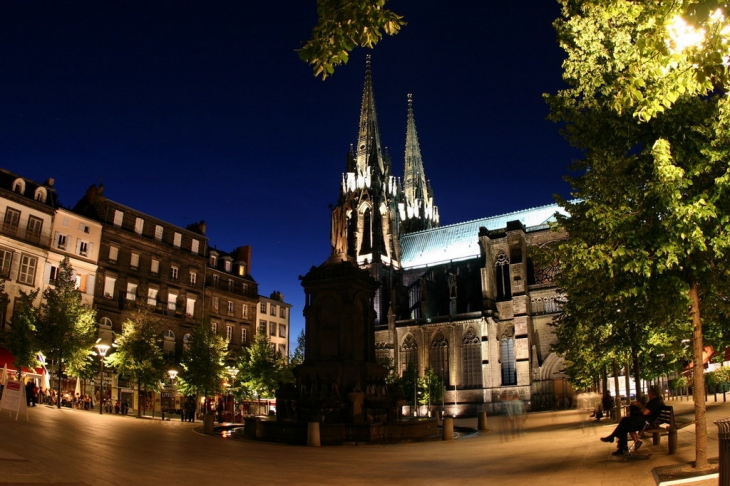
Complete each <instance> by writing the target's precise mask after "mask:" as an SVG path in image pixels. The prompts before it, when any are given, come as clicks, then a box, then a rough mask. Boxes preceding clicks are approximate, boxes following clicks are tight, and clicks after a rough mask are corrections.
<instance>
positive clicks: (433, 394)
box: [418, 366, 444, 405]
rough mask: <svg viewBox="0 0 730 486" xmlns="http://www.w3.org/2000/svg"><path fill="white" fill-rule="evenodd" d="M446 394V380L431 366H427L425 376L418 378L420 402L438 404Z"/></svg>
mask: <svg viewBox="0 0 730 486" xmlns="http://www.w3.org/2000/svg"><path fill="white" fill-rule="evenodd" d="M443 396H444V382H443V380H442V379H441V377H440V376H439V375H437V374H436V372H435V371H434V370H433V368H431V367H430V366H429V367H428V368H426V372H425V373H424V375H423V378H419V379H418V403H420V404H421V405H436V404H440V403H441V399H442V398H443Z"/></svg>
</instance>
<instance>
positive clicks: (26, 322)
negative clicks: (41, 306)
mask: <svg viewBox="0 0 730 486" xmlns="http://www.w3.org/2000/svg"><path fill="white" fill-rule="evenodd" d="M3 284H4V282H3ZM18 293H19V298H18V300H17V301H16V304H15V309H14V313H13V319H12V326H11V327H10V329H9V330H8V332H6V333H5V335H4V336H3V337H4V341H5V345H6V346H7V348H8V349H9V350H10V352H11V353H12V354H13V357H14V358H15V361H14V363H13V364H14V365H15V368H16V369H17V370H18V377H19V378H20V374H21V370H22V369H23V367H25V368H35V367H36V366H37V364H38V352H39V350H38V344H37V342H36V336H35V330H36V325H37V323H38V308H37V307H36V306H35V305H34V302H35V300H36V297H38V293H39V291H38V290H31V291H29V292H28V293H25V292H23V291H22V290H20V291H19V292H18Z"/></svg>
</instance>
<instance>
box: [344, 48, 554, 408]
mask: <svg viewBox="0 0 730 486" xmlns="http://www.w3.org/2000/svg"><path fill="white" fill-rule="evenodd" d="M383 152H384V151H383V150H382V149H381V146H380V132H379V129H378V123H377V116H376V112H375V101H374V96H373V83H372V74H371V68H370V60H369V58H368V61H367V69H366V76H365V88H364V91H363V100H362V109H361V114H360V122H359V133H358V143H357V147H356V149H354V150H351V152H350V155H349V157H348V162H347V173H346V174H345V175H344V176H343V179H342V187H341V190H340V197H339V200H338V204H337V206H336V207H335V208H334V209H333V212H332V230H331V243H332V255H331V257H330V261H337V260H349V261H352V262H355V263H357V264H358V265H359V266H360V267H361V268H363V269H366V270H368V271H369V273H370V275H371V276H372V277H373V278H375V279H376V280H378V281H379V282H380V288H379V289H378V291H377V293H376V297H375V299H374V307H375V311H376V319H375V353H376V357H377V358H378V359H379V360H380V361H381V362H387V361H390V362H391V363H392V364H393V365H394V366H395V369H396V370H397V372H398V373H402V372H403V371H405V370H406V369H408V368H409V367H414V368H415V369H416V370H417V371H418V373H419V374H420V375H421V376H422V375H423V373H424V371H425V370H426V369H427V368H429V367H431V368H432V369H433V370H434V371H435V372H436V373H437V374H438V375H440V376H441V378H442V379H443V381H444V384H445V388H446V392H445V398H444V402H445V403H444V405H445V408H446V409H447V411H451V412H453V413H458V414H462V413H474V412H476V411H478V410H482V409H489V410H495V409H496V410H498V409H500V407H501V405H500V402H501V400H502V399H503V398H510V397H514V396H519V397H520V398H521V399H523V400H526V401H529V402H530V403H531V407H532V409H533V410H538V409H547V408H553V407H554V405H555V403H556V402H558V403H561V404H562V403H563V400H562V399H563V397H562V394H563V393H564V390H567V383H566V382H565V380H566V379H567V377H566V376H565V375H564V374H563V373H562V370H563V368H564V366H563V363H562V360H561V359H560V358H558V357H557V356H555V355H554V354H552V353H551V351H550V347H551V344H553V342H554V334H553V333H552V330H551V327H550V325H549V324H550V322H551V321H552V317H553V315H554V314H555V313H556V312H557V311H558V310H559V302H560V296H559V295H558V294H557V290H556V288H555V285H554V284H553V279H552V277H553V275H554V272H555V271H556V270H555V269H541V268H538V267H537V266H536V265H535V264H534V262H533V261H532V258H531V250H532V249H533V248H535V247H539V246H541V245H544V244H547V243H550V242H551V241H555V240H557V239H560V238H563V237H564V235H561V234H557V233H554V232H551V231H550V230H549V227H548V223H549V222H550V221H551V220H553V218H554V214H555V212H556V211H559V210H560V208H559V207H558V206H557V205H548V206H544V207H539V208H533V209H528V210H524V211H517V212H514V213H510V214H506V215H500V216H494V217H489V218H484V219H480V220H476V221H469V222H465V223H459V224H453V225H449V226H440V218H439V212H438V207H437V206H436V205H435V204H434V197H433V191H432V189H431V185H430V183H429V182H428V180H427V179H426V176H425V173H424V168H423V161H422V157H421V151H420V146H419V143H418V137H417V134H416V128H415V121H414V116H413V101H412V97H411V96H410V95H409V96H408V115H407V125H406V148H405V157H404V164H403V167H404V173H403V181H402V183H401V181H400V180H399V179H398V178H397V177H396V176H395V175H394V174H393V171H392V166H391V161H390V158H389V157H388V156H387V155H384V154H383Z"/></svg>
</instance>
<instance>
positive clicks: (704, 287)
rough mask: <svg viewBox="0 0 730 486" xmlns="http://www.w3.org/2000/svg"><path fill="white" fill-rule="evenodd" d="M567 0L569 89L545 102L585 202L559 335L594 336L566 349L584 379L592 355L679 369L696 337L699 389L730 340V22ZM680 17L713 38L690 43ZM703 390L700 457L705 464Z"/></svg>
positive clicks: (684, 3) (668, 8) (685, 8)
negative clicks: (567, 145) (726, 327)
mask: <svg viewBox="0 0 730 486" xmlns="http://www.w3.org/2000/svg"><path fill="white" fill-rule="evenodd" d="M560 3H561V5H562V17H561V18H560V19H558V20H556V21H555V27H556V30H557V32H558V39H559V42H560V44H561V46H562V47H563V48H564V49H565V51H566V53H567V59H566V60H565V62H564V64H563V78H564V80H565V81H566V83H567V85H568V87H567V88H566V89H563V90H561V91H560V92H559V93H557V94H556V95H553V96H547V97H546V98H547V100H548V103H549V104H550V109H551V115H550V116H551V119H553V120H555V121H559V122H561V123H562V124H563V127H564V128H563V133H564V135H565V136H566V138H567V139H568V140H569V141H570V142H571V143H572V144H573V145H574V146H575V147H577V148H579V149H581V150H582V151H583V153H584V155H585V157H584V159H583V160H580V161H577V162H576V163H574V164H573V166H572V167H571V168H572V170H574V171H575V176H574V177H572V178H571V179H570V182H571V185H572V187H573V196H574V197H576V198H578V200H577V201H574V202H566V201H561V203H562V205H563V206H564V207H565V208H566V209H567V210H568V212H569V213H570V215H571V217H570V218H569V219H566V218H561V219H560V221H559V224H560V227H561V229H562V230H564V231H566V232H567V233H568V234H569V235H570V238H569V239H568V240H565V241H564V242H562V243H560V244H559V245H557V246H556V248H555V249H554V253H553V255H552V257H553V259H554V260H557V261H559V262H560V264H561V265H562V268H563V273H562V274H561V276H560V277H559V285H560V286H561V288H562V289H563V291H565V293H566V294H567V295H568V296H569V301H568V303H567V304H566V306H565V308H564V315H563V317H561V319H560V321H559V322H558V335H559V336H560V337H561V339H562V338H563V337H565V336H571V335H572V336H574V337H577V338H578V340H577V342H571V343H570V344H571V345H572V346H576V347H580V346H588V348H587V349H588V351H587V352H586V351H584V350H579V351H576V350H570V349H562V350H561V351H563V352H564V353H565V354H566V356H569V359H570V360H571V361H572V364H573V365H574V366H577V367H579V369H580V372H582V373H583V374H584V375H585V374H586V372H595V370H590V367H591V366H593V365H592V364H591V362H590V360H589V357H590V355H591V353H592V354H593V355H594V356H596V357H598V360H599V361H600V360H603V361H605V360H606V359H613V358H616V359H620V358H621V356H622V355H623V356H626V357H630V359H631V360H632V362H634V363H641V364H643V366H644V367H645V368H646V367H647V366H651V363H652V362H656V361H657V360H656V359H654V358H655V357H656V356H657V355H660V354H662V355H664V356H665V357H666V356H669V357H671V358H669V359H665V360H661V361H659V362H664V363H666V364H667V365H669V364H671V363H669V361H670V360H671V359H675V360H676V359H677V356H676V355H673V354H672V353H673V352H674V351H677V350H678V348H679V343H680V341H681V340H683V339H689V338H692V356H693V362H694V365H695V376H694V381H695V385H696V386H695V393H701V391H702V389H703V380H704V376H703V374H702V349H703V345H705V344H708V342H707V341H705V339H707V338H712V339H717V341H715V342H710V343H709V344H714V345H716V346H717V345H722V344H723V343H725V342H727V338H726V337H725V336H724V333H723V331H722V330H721V327H722V316H727V314H728V305H729V302H728V299H727V295H728V293H727V284H726V283H724V282H726V281H727V277H728V271H727V263H726V261H727V254H728V250H730V190H729V189H730V171H728V163H727V161H728V160H729V159H730V137H728V136H727V134H728V133H730V132H729V131H728V128H730V121H729V120H728V116H727V115H728V113H729V108H730V101H729V100H728V97H727V96H725V94H726V93H727V88H728V86H727V81H728V79H727V70H726V67H725V62H726V60H727V55H728V50H727V45H726V43H727V41H728V40H730V39H729V38H728V37H729V34H730V29H727V27H728V21H727V19H726V18H725V17H724V15H722V14H721V13H718V11H716V9H715V8H714V7H713V8H706V7H708V5H709V2H707V1H698V0H680V1H674V0H658V1H654V2H633V1H629V0H608V1H604V0H584V1H573V0H561V1H560ZM717 5H718V4H716V6H717ZM678 19H679V20H681V22H680V21H679V20H678ZM682 19H683V20H682ZM682 22H685V30H686V31H687V32H689V33H694V34H697V33H699V29H703V30H704V36H702V37H700V36H695V39H694V42H690V43H689V44H683V42H684V40H686V39H687V37H681V36H680V35H678V32H679V30H681V29H680V28H679V27H678V26H681V24H682ZM581 288H582V289H583V290H581ZM581 292H583V293H582V294H581ZM591 294H592V296H593V297H592V298H593V299H595V301H596V302H591ZM598 296H600V298H598ZM601 307H602V308H603V313H601V311H600V308H601ZM688 309H691V312H688ZM705 313H706V316H705V315H704V314H705ZM703 317H704V319H703ZM563 327H565V329H561V328H563ZM595 327H599V328H600V330H597V329H595ZM703 327H705V328H707V330H708V332H707V334H705V335H704V338H703ZM569 328H572V329H569ZM563 346H564V345H563ZM624 359H625V358H624ZM624 362H626V361H624ZM603 364H604V363H601V365H603ZM657 372H658V370H656V369H654V370H652V373H657ZM637 378H638V377H637ZM700 398H701V397H700V396H699V395H698V396H697V402H702V403H699V405H698V408H697V409H696V420H697V424H698V426H697V441H696V452H697V457H696V467H704V466H706V463H707V458H706V427H705V413H704V400H701V399H700Z"/></svg>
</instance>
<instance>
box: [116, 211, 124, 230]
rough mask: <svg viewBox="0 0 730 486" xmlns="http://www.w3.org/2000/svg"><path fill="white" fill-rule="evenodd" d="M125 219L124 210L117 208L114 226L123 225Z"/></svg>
mask: <svg viewBox="0 0 730 486" xmlns="http://www.w3.org/2000/svg"><path fill="white" fill-rule="evenodd" d="M122 221H124V212H122V211H120V210H118V209H115V210H114V226H121V225H122Z"/></svg>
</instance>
